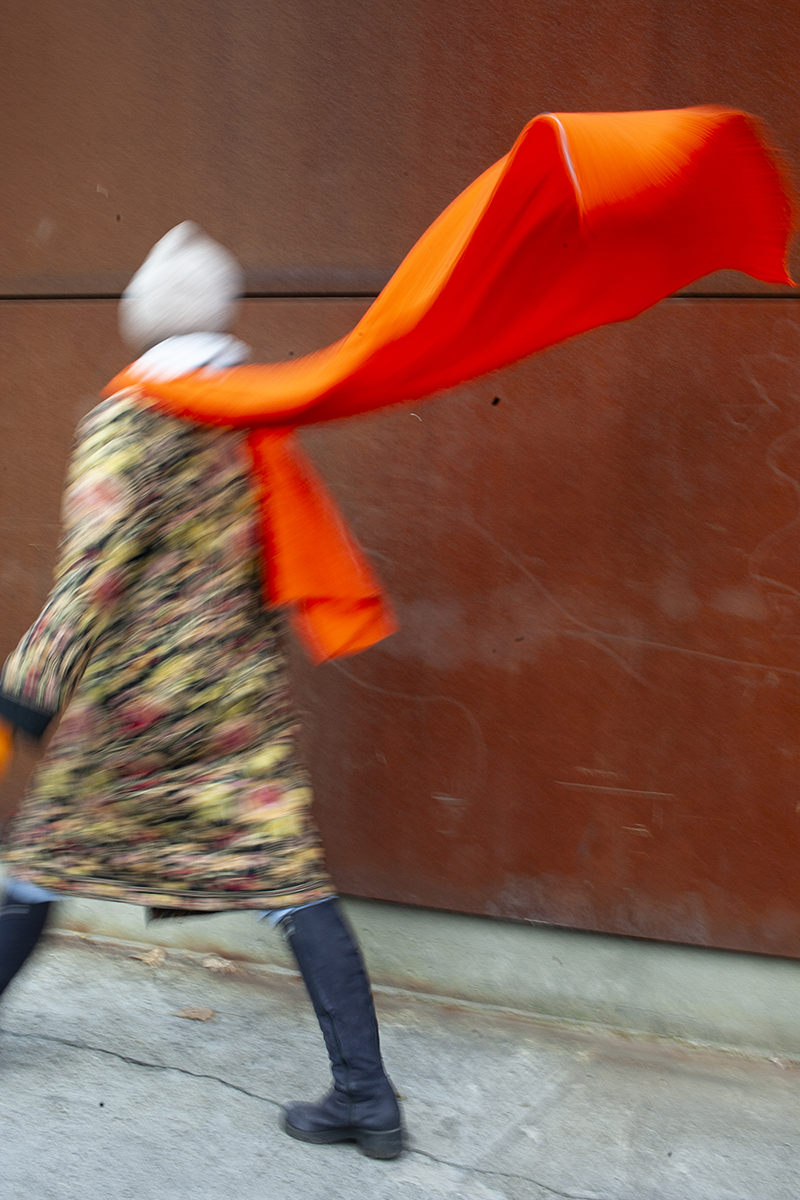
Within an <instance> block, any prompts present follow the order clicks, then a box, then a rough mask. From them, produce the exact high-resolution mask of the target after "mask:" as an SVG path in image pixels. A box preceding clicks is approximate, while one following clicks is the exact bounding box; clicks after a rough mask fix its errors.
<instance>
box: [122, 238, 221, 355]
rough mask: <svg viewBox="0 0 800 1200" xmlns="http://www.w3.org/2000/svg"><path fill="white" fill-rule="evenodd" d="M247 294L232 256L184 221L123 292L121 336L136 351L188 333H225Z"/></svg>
mask: <svg viewBox="0 0 800 1200" xmlns="http://www.w3.org/2000/svg"><path fill="white" fill-rule="evenodd" d="M243 291H244V273H243V271H242V268H241V267H240V266H239V264H238V263H237V261H236V259H235V258H234V257H233V255H232V254H231V253H230V252H229V251H228V250H226V249H225V247H224V246H220V244H219V243H218V242H215V241H214V240H213V239H212V238H210V237H209V236H208V234H206V233H204V232H203V230H202V229H201V228H200V226H199V225H195V223H194V221H183V222H182V224H180V225H176V226H175V228H174V229H170V231H169V233H166V234H164V237H162V239H161V241H159V242H156V244H155V246H153V249H152V250H151V251H150V253H149V254H148V256H147V258H146V259H145V260H144V262H143V263H142V265H141V267H140V268H139V270H138V271H137V272H136V274H135V275H134V277H133V279H132V280H131V281H130V283H129V284H128V286H127V288H126V289H125V291H124V292H123V294H122V300H121V301H120V306H119V327H120V332H121V333H122V336H123V338H124V339H125V341H126V342H127V343H128V344H129V345H130V346H131V347H132V348H133V349H134V350H136V351H141V350H146V349H148V348H149V347H150V346H155V345H156V344H157V343H158V342H162V341H164V339H165V338H169V337H177V336H179V335H180V334H184V333H226V332H227V331H228V329H229V328H230V326H231V323H232V321H233V317H234V313H235V312H236V306H237V301H238V299H239V297H240V296H241V294H242V292H243Z"/></svg>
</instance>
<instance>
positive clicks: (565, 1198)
mask: <svg viewBox="0 0 800 1200" xmlns="http://www.w3.org/2000/svg"><path fill="white" fill-rule="evenodd" d="M0 1034H5V1035H6V1036H7V1037H14V1038H19V1039H21V1040H22V1039H24V1040H27V1041H39V1042H54V1043H55V1044H56V1045H59V1046H67V1047H69V1048H70V1049H72V1050H89V1051H91V1052H92V1053H93V1054H105V1055H107V1056H108V1057H109V1058H116V1059H118V1060H119V1061H120V1062H124V1063H128V1064H129V1066H132V1067H144V1068H145V1070H148V1071H176V1072H177V1073H178V1074H179V1075H188V1076H189V1077H190V1078H191V1079H208V1080H209V1081H210V1082H212V1083H219V1084H221V1085H222V1087H226V1088H230V1090H231V1091H232V1092H240V1093H241V1095H243V1096H248V1097H249V1098H250V1099H251V1100H259V1101H261V1102H262V1103H263V1104H270V1105H272V1107H273V1108H278V1109H282V1108H283V1105H282V1104H281V1102H280V1101H279V1100H272V1099H270V1097H269V1096H261V1095H259V1094H258V1092H251V1091H248V1089H247V1088H244V1087H240V1086H239V1084H238V1083H231V1082H230V1081H229V1080H227V1079H221V1078H220V1076H219V1075H209V1074H207V1073H205V1072H201V1071H190V1070H188V1069H187V1068H186V1067H176V1066H173V1065H172V1064H171V1063H154V1062H147V1061H146V1060H145V1059H142V1058H133V1056H132V1055H130V1054H122V1053H121V1051H119V1050H108V1049H107V1048H106V1047H105V1046H92V1045H91V1044H90V1043H89V1042H73V1041H71V1040H70V1039H69V1038H61V1037H54V1036H53V1035H52V1034H47V1033H21V1032H20V1031H18V1030H16V1029H6V1028H0ZM405 1152H406V1154H415V1155H417V1156H418V1157H419V1158H426V1159H428V1161H429V1162H434V1163H437V1164H438V1165H439V1166H442V1167H452V1168H453V1169H454V1170H456V1171H464V1172H466V1173H468V1174H473V1175H487V1176H492V1177H493V1178H495V1179H513V1180H517V1181H519V1182H520V1183H532V1184H533V1185H534V1187H538V1188H541V1189H542V1191H543V1192H547V1193H548V1195H550V1196H558V1197H559V1198H560V1200H604V1198H603V1197H601V1196H599V1195H597V1193H595V1194H594V1195H592V1196H587V1195H585V1194H581V1193H578V1192H561V1191H558V1189H557V1188H551V1187H548V1186H547V1184H546V1183H541V1182H540V1181H539V1180H538V1179H532V1178H531V1177H530V1176H528V1175H517V1174H515V1173H513V1172H511V1171H496V1170H492V1169H491V1167H471V1166H468V1165H467V1164H466V1163H457V1162H452V1161H451V1160H450V1159H447V1158H437V1156H436V1155H435V1154H431V1153H430V1152H429V1151H428V1150H419V1149H417V1148H416V1147H414V1146H407V1147H406V1150H405ZM605 1200H614V1198H613V1197H611V1196H608V1197H606V1198H605Z"/></svg>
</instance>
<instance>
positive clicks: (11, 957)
mask: <svg viewBox="0 0 800 1200" xmlns="http://www.w3.org/2000/svg"><path fill="white" fill-rule="evenodd" d="M51 907H52V905H51V902H50V901H49V900H38V901H31V900H27V899H24V898H17V895H15V892H14V890H13V888H12V889H11V890H7V891H5V892H4V893H3V897H2V900H1V901H0V996H2V994H3V992H4V991H5V990H6V988H7V987H8V985H9V984H10V983H11V980H12V979H13V978H14V976H15V975H16V974H17V972H18V971H19V970H20V969H21V967H23V966H24V964H25V962H26V961H27V959H28V958H29V956H30V954H31V952H32V951H33V949H34V947H35V946H36V943H37V942H38V941H39V938H40V937H41V936H42V932H43V931H44V927H45V923H46V921H47V917H48V914H49V912H50V908H51Z"/></svg>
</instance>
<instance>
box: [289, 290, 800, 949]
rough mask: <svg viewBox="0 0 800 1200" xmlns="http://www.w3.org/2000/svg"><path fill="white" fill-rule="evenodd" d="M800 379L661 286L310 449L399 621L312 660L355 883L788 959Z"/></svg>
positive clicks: (798, 696) (789, 329)
mask: <svg viewBox="0 0 800 1200" xmlns="http://www.w3.org/2000/svg"><path fill="white" fill-rule="evenodd" d="M799 380H800V317H799V316H798V315H797V309H796V307H795V306H794V305H793V304H792V303H791V302H790V301H773V302H748V301H722V302H708V301H685V302H681V301H672V302H668V303H666V304H664V305H662V306H660V307H659V308H658V309H657V310H655V311H653V312H651V313H649V314H647V315H645V316H644V317H642V318H640V319H638V320H637V321H635V322H632V323H630V324H627V325H622V326H616V327H613V328H608V329H605V330H601V331H598V332H596V333H593V334H591V335H589V336H587V337H584V338H582V339H579V340H577V341H575V342H573V343H570V344H568V345H565V346H563V347H560V348H558V349H556V350H554V351H551V352H550V353H549V354H547V355H545V356H543V357H540V358H538V359H535V360H533V361H531V362H529V363H527V364H524V365H522V366H520V367H517V368H515V369H514V370H511V371H509V372H506V373H504V374H502V375H499V376H497V377H495V378H494V379H492V380H490V381H484V382H481V383H479V384H476V385H473V386H471V387H468V388H464V389H461V390H460V392H459V393H457V394H455V395H452V396H450V397H447V398H445V399H440V400H438V401H436V402H433V403H430V404H428V405H425V406H420V405H415V406H414V408H413V410H406V409H399V410H397V411H396V412H394V413H392V414H387V415H384V416H382V417H372V418H369V419H366V420H363V421H360V422H357V423H351V424H347V425H341V426H339V427H331V428H329V429H324V430H323V429H319V430H316V431H314V432H313V433H312V434H311V435H310V436H309V437H308V439H307V440H308V441H309V443H310V444H311V445H312V447H313V449H314V452H315V453H316V455H317V457H318V460H319V461H320V463H321V465H322V466H323V468H324V470H325V473H326V474H327V475H328V477H329V478H331V479H332V480H333V481H334V484H335V487H336V490H337V492H338V494H339V496H340V498H341V500H342V502H343V505H344V507H345V509H346V510H347V511H348V513H349V515H350V518H351V520H352V522H353V524H354V525H355V527H356V528H357V529H358V531H359V533H360V535H361V537H362V539H363V541H364V543H365V545H366V546H367V547H369V549H370V550H371V551H372V552H373V553H374V555H375V558H376V561H377V563H378V565H379V567H380V569H381V571H382V573H383V575H384V577H385V579H386V581H387V583H388V584H389V586H390V590H391V592H392V594H393V595H394V597H395V600H396V603H397V606H398V610H399V613H400V616H401V619H402V624H403V628H402V631H401V632H400V633H399V634H397V635H396V636H395V637H394V638H392V639H390V640H389V641H388V642H386V643H384V644H383V646H382V647H380V648H377V649H375V650H373V651H370V652H368V653H367V654H364V655H362V656H360V657H359V658H356V659H354V660H352V661H345V662H343V663H341V664H339V665H333V666H328V667H325V668H322V669H320V670H319V671H316V672H313V673H312V672H305V673H304V675H305V679H304V692H303V695H304V704H305V705H306V706H307V707H308V708H309V710H310V719H309V730H310V736H311V743H312V755H313V761H314V765H315V772H316V778H317V785H318V792H319V805H320V816H321V820H322V824H323V828H324V830H325V834H326V840H327V844H328V846H329V849H330V858H331V863H332V866H333V868H334V873H335V875H336V878H337V879H338V880H339V882H340V885H341V886H342V888H343V889H344V890H346V891H352V892H355V893H357V894H360V895H372V896H377V897H384V898H388V899H395V900H403V901H411V902H415V903H419V904H425V905H431V906H438V907H443V908H455V909H463V910H468V911H473V912H484V913H490V914H497V915H503V916H508V917H517V918H524V919H529V920H539V921H547V922H553V923H556V924H564V925H570V926H575V927H581V928H590V929H599V930H607V931H610V932H616V933H623V934H635V935H639V936H644V937H654V938H664V939H671V940H679V941H688V942H697V943H703V944H711V945H716V946H727V947H733V948H740V949H747V950H758V951H766V952H770V953H779V954H787V955H797V954H798V950H799V948H800V885H799V884H798V882H797V861H798V851H799V850H800V844H799V834H798V826H799V825H800V794H799V793H800V789H799V788H798V768H799V765H800V737H799V736H798V725H797V711H798V701H799V700H800V570H799V569H798V568H797V564H796V559H797V528H798V520H799V518H798V495H800V449H799V447H800V435H798V429H799V428H800V409H798V403H800V400H799V399H798V396H799V395H800V385H799V383H798V381H799Z"/></svg>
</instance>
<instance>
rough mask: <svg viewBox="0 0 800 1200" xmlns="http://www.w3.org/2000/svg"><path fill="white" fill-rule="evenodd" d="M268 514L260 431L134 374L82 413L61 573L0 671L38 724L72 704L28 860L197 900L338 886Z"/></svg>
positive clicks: (299, 896) (270, 897)
mask: <svg viewBox="0 0 800 1200" xmlns="http://www.w3.org/2000/svg"><path fill="white" fill-rule="evenodd" d="M257 523H258V503H257V497H256V494H255V489H254V486H253V484H252V482H251V478H250V459H249V454H248V449H247V443H246V440H245V436H244V435H243V434H239V433H237V432H235V431H232V430H229V429H216V428H212V427H209V426H205V425H197V424H194V423H192V422H189V421H184V420H179V419H176V418H173V417H171V416H166V415H164V414H163V413H161V412H159V411H158V410H157V409H156V408H155V407H154V405H153V404H152V402H150V401H148V399H147V397H146V396H145V395H143V394H142V393H141V392H138V391H132V390H128V391H124V392H120V393H118V394H117V395H116V396H113V397H112V398H111V399H110V400H107V401H105V402H104V403H103V404H100V405H99V406H98V407H97V408H95V409H94V410H93V412H91V413H90V414H89V416H88V417H87V418H86V419H85V420H84V421H83V422H82V423H81V425H80V426H79V428H78V433H77V439H76V445H75V449H74V453H73V457H72V460H71V464H70V468H69V474H68V478H67V488H66V492H65V497H64V510H63V536H62V543H61V547H60V552H59V561H58V566H57V569H56V576H55V585H54V588H53V591H52V592H51V594H50V597H49V599H48V601H47V603H46V605H45V607H44V609H43V611H42V613H41V615H40V616H39V618H38V620H37V621H36V622H35V623H34V624H33V625H32V626H31V628H30V629H29V630H28V632H27V633H26V634H25V636H24V637H23V638H22V641H21V642H20V643H19V645H18V646H17V648H16V650H15V651H14V652H13V653H12V654H11V656H10V657H9V658H8V660H7V662H6V664H5V667H4V669H3V672H2V676H0V716H5V717H7V718H8V719H10V720H11V721H12V722H14V723H15V724H16V725H17V726H19V727H20V728H22V729H26V730H27V731H28V732H30V733H33V734H34V735H37V734H41V733H42V732H43V731H44V728H45V727H46V725H47V724H48V722H49V720H50V719H51V718H52V717H53V716H55V715H56V714H57V713H63V715H62V718H61V722H60V725H59V727H58V730H57V731H56V734H55V736H54V737H53V739H52V741H51V743H50V746H49V749H48V752H47V754H46V756H45V759H44V761H43V762H42V764H41V766H40V767H39V769H38V771H37V772H36V774H35V776H34V778H33V780H32V782H31V784H30V786H29V788H28V790H27V793H26V795H25V798H24V800H23V803H22V807H21V810H20V812H19V815H18V816H17V818H16V820H15V821H14V823H13V825H12V828H11V831H10V836H9V839H8V844H7V846H6V850H5V860H6V864H7V867H8V869H9V872H10V873H11V874H12V875H13V876H17V877H19V878H22V879H26V880H29V881H30V882H32V883H36V884H39V885H40V886H42V887H45V888H49V889H52V890H55V891H57V892H64V893H69V894H72V895H78V896H87V897H96V898H104V899H110V900H125V901H129V902H133V903H136V904H143V905H149V906H151V907H153V908H156V909H172V910H175V909H179V910H186V911H190V912H210V911H220V910H227V909H239V908H264V909H267V908H282V907H287V906H290V905H295V904H302V903H307V902H309V901H312V900H317V899H322V898H323V897H325V896H327V895H331V894H332V887H331V884H330V880H329V878H328V876H327V875H326V872H325V867H324V862H323V857H322V851H321V847H320V843H319V838H318V835H317V833H316V829H315V827H314V824H313V821H312V818H311V814H310V809H311V801H312V795H311V789H310V786H309V780H308V777H307V773H306V770H305V768H304V766H303V763H302V759H301V756H300V753H299V751H298V744H297V739H298V722H297V717H296V714H295V712H294V709H293V707H292V701H291V696H290V691H289V686H288V680H287V668H286V661H285V657H284V653H283V650H282V647H281V638H282V623H281V619H280V617H279V615H278V614H277V613H276V612H270V611H268V610H266V609H265V608H264V607H263V604H262V601H261V581H260V571H261V564H260V548H259V539H258V525H257Z"/></svg>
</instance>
